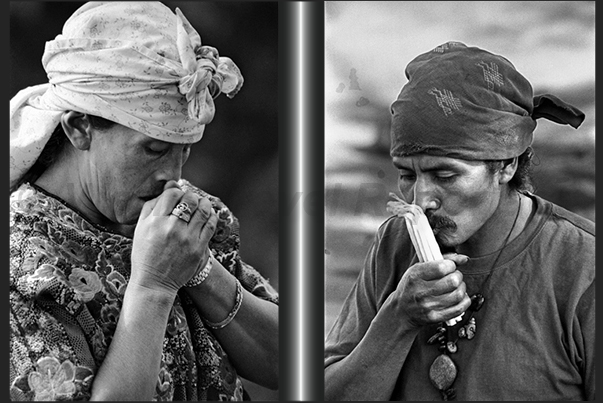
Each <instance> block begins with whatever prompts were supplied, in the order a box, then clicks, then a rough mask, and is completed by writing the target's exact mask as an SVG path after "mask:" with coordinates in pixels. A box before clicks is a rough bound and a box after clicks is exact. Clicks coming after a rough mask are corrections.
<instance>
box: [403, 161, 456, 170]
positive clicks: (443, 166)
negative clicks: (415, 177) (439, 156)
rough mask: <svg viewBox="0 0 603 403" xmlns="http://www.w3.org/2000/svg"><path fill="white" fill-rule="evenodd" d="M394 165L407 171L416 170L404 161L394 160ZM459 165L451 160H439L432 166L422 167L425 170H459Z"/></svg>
mask: <svg viewBox="0 0 603 403" xmlns="http://www.w3.org/2000/svg"><path fill="white" fill-rule="evenodd" d="M394 166H395V167H396V168H397V169H404V170H406V171H414V169H413V168H412V167H410V166H405V164H403V163H399V162H394ZM458 170H459V167H458V166H457V165H455V164H452V163H450V162H437V163H435V164H434V165H432V166H429V167H427V168H424V169H421V171H423V172H433V171H458Z"/></svg>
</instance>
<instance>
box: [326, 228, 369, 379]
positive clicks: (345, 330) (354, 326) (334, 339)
mask: <svg viewBox="0 0 603 403" xmlns="http://www.w3.org/2000/svg"><path fill="white" fill-rule="evenodd" d="M377 244H378V239H377V238H376V239H375V241H374V242H373V244H372V246H371V248H370V250H369V252H368V254H367V256H366V259H365V261H364V267H363V269H362V270H361V271H360V273H359V275H358V278H357V279H356V282H355V283H354V285H353V286H352V289H351V290H350V292H349V293H348V295H347V297H346V299H345V301H344V303H343V306H342V308H341V311H340V312H339V315H338V316H337V318H336V320H335V322H334V323H333V326H332V327H331V329H330V331H329V333H328V334H327V337H326V340H325V350H324V359H325V361H324V365H325V368H326V367H328V366H329V365H331V364H333V363H335V362H337V361H340V360H341V359H343V358H345V357H346V356H347V355H348V354H350V353H351V352H352V350H354V348H355V347H356V346H357V345H358V343H359V342H360V340H362V338H363V337H364V335H365V333H366V331H367V330H368V328H369V326H370V324H371V322H372V320H373V318H374V317H375V316H376V315H377V311H378V309H377V301H376V298H375V282H374V279H375V266H376V250H377Z"/></svg>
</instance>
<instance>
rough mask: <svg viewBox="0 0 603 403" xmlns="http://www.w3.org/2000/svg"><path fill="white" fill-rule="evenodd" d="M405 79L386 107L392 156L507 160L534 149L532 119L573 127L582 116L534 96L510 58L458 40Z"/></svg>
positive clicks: (419, 62)
mask: <svg viewBox="0 0 603 403" xmlns="http://www.w3.org/2000/svg"><path fill="white" fill-rule="evenodd" d="M405 74H406V77H407V78H408V83H407V84H406V85H404V87H403V88H402V90H401V91H400V94H399V95H398V97H397V99H396V100H395V101H394V102H393V103H392V105H391V113H392V119H391V149H390V154H391V156H392V157H404V156H408V155H412V154H416V153H428V154H431V155H438V156H447V157H452V158H461V159H466V160H500V159H507V158H513V157H517V156H519V155H521V154H522V153H523V152H524V151H525V150H526V149H527V148H528V147H529V146H530V145H531V144H532V140H533V132H534V129H535V128H536V119H538V118H545V119H549V120H551V121H553V122H556V123H559V124H568V125H571V126H572V127H574V128H577V127H578V126H579V125H580V124H581V123H582V121H583V120H584V117H585V116H584V113H582V112H581V111H580V110H578V109H577V108H575V107H573V106H571V105H568V104H567V103H565V102H564V101H562V100H561V99H559V98H557V97H555V96H553V95H549V94H544V95H540V96H538V97H536V98H534V96H533V89H532V85H531V84H530V82H529V81H528V80H527V79H526V78H525V77H524V76H522V75H521V74H520V73H519V72H518V71H517V70H516V69H515V66H514V65H513V64H512V63H511V62H510V61H509V60H507V59H506V58H504V57H502V56H499V55H495V54H493V53H490V52H488V51H486V50H483V49H480V48H477V47H468V46H466V45H465V44H463V43H460V42H447V43H445V44H443V45H440V46H438V47H436V48H435V49H433V50H431V51H429V52H427V53H424V54H422V55H419V56H417V57H416V58H415V59H413V60H412V61H411V62H410V63H409V64H408V66H407V67H406V71H405Z"/></svg>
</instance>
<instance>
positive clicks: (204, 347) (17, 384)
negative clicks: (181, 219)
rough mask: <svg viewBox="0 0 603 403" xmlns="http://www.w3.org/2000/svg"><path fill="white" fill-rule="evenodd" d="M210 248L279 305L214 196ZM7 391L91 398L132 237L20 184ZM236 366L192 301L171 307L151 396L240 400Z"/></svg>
mask: <svg viewBox="0 0 603 403" xmlns="http://www.w3.org/2000/svg"><path fill="white" fill-rule="evenodd" d="M180 185H181V186H182V187H183V188H186V189H190V190H192V191H194V192H196V193H197V194H199V195H201V196H203V197H209V198H210V200H211V202H212V205H213V209H214V211H216V213H217V215H218V224H217V228H216V231H215V233H214V235H213V237H212V239H211V240H210V242H209V247H210V249H211V251H212V253H213V255H214V257H215V258H216V260H217V261H219V262H220V263H221V264H222V265H223V266H224V267H225V268H226V269H227V270H228V271H230V273H231V274H232V275H233V276H235V277H236V278H237V279H238V280H239V281H240V282H241V285H242V286H243V287H244V288H245V289H246V290H248V291H250V292H251V293H253V294H254V295H256V296H257V297H259V298H262V299H264V300H267V301H271V302H273V303H275V304H278V302H279V298H278V294H277V292H276V291H275V290H274V288H273V287H272V286H271V285H270V283H269V282H268V280H267V279H265V278H264V277H262V276H261V275H260V274H259V273H258V272H257V271H256V270H255V269H254V268H253V267H251V266H249V265H248V264H246V263H245V262H243V261H242V260H241V258H240V255H239V246H240V237H239V224H238V220H237V218H236V217H235V216H234V215H233V214H232V213H231V211H230V210H229V209H228V207H227V206H225V205H224V204H223V203H222V202H221V201H220V200H219V199H218V198H216V197H214V196H211V195H208V194H207V193H205V192H203V191H202V190H200V189H197V188H195V187H193V186H192V185H191V184H190V183H188V182H186V181H181V182H180ZM10 245H11V247H10V274H9V275H10V277H9V286H10V291H9V299H10V351H11V354H10V397H11V400H13V401H18V400H88V399H89V398H90V393H91V387H92V383H93V381H94V377H95V375H96V373H97V371H98V368H99V367H100V365H101V364H102V362H103V360H104V358H105V356H106V354H107V351H108V348H109V345H110V343H111V340H112V339H113V336H114V333H115V329H116V327H117V320H118V318H119V313H120V310H121V307H122V304H123V298H124V294H125V290H126V287H127V285H128V281H129V278H130V255H131V252H132V239H131V238H128V237H124V236H121V235H118V234H115V233H112V232H108V231H106V230H104V229H103V228H100V227H99V226H97V225H93V224H91V223H90V222H88V221H86V220H85V219H84V218H83V217H82V216H81V215H79V214H78V212H77V211H75V210H74V209H73V208H71V207H70V206H68V205H67V204H66V203H65V202H63V201H61V200H59V199H57V198H55V197H54V196H51V195H49V194H46V193H45V192H44V191H42V190H41V189H39V188H37V187H35V186H31V185H29V184H24V185H22V186H20V187H19V189H18V190H17V191H15V192H13V193H12V194H11V199H10ZM245 397H248V396H247V395H246V393H245V391H244V389H243V384H242V382H241V379H240V378H239V377H238V375H237V372H236V369H235V368H234V366H233V365H232V363H231V362H230V361H229V358H228V355H227V353H226V352H225V351H224V350H223V348H222V347H221V345H220V343H219V342H218V340H217V339H216V338H215V337H214V336H213V334H212V333H211V331H210V330H209V329H208V328H206V327H205V324H204V322H203V320H202V318H201V317H200V316H199V313H198V312H197V310H196V308H195V307H194V304H193V302H192V301H191V300H190V299H189V298H188V297H187V295H186V294H185V293H179V295H178V296H177V297H176V299H175V301H174V305H173V307H172V310H171V312H170V314H169V318H168V322H167V327H166V332H165V338H164V342H163V355H162V359H161V363H160V372H159V375H158V378H157V384H156V388H155V397H154V399H155V400H160V401H166V400H167V401H172V400H193V401H194V400H243V399H244V398H245Z"/></svg>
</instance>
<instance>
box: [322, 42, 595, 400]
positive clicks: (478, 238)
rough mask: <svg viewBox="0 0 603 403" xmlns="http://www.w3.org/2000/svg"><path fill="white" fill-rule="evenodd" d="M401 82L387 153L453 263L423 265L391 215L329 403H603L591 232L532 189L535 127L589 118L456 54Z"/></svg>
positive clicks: (356, 303)
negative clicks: (542, 121) (601, 402)
mask: <svg viewBox="0 0 603 403" xmlns="http://www.w3.org/2000/svg"><path fill="white" fill-rule="evenodd" d="M406 77H407V78H408V82H407V83H406V84H405V85H404V87H403V88H402V90H401V91H400V94H399V95H398V98H397V99H396V100H395V101H394V102H393V104H392V106H391V114H392V118H391V149H390V154H391V157H392V162H393V164H394V166H395V167H396V168H397V170H398V178H399V179H398V185H399V188H400V192H401V193H402V196H403V197H402V198H401V199H402V200H403V201H404V200H405V201H406V202H407V203H409V204H410V203H412V204H414V205H416V206H418V207H417V208H420V209H421V210H422V211H423V212H424V213H425V216H426V217H427V218H428V220H429V224H430V226H431V227H432V228H429V226H427V230H429V231H431V230H432V229H433V232H434V234H435V237H436V240H437V242H438V244H439V247H440V248H441V249H442V250H441V252H442V253H444V255H443V258H436V259H435V260H431V259H427V260H425V259H419V257H418V256H419V252H418V251H417V250H415V248H414V246H413V245H414V242H413V241H412V240H411V238H412V237H413V236H415V235H414V232H413V231H412V226H411V227H410V228H411V229H408V227H407V225H406V218H405V217H404V215H403V214H402V215H398V213H397V212H396V211H398V208H399V207H400V206H396V205H395V204H394V205H390V207H394V208H393V209H392V213H394V215H393V216H392V217H390V218H389V219H388V220H387V221H385V222H384V223H383V224H382V225H381V226H380V228H379V230H378V233H377V234H376V236H375V240H374V243H373V245H372V247H371V249H370V251H369V253H368V255H367V258H366V261H365V265H364V268H363V270H362V272H361V273H360V275H359V277H358V279H357V281H356V283H355V284H354V287H353V288H352V290H351V291H350V293H349V295H348V297H347V299H346V301H345V302H344V305H343V307H342V309H341V312H340V314H339V316H338V318H337V319H336V321H335V323H334V325H333V327H332V328H331V330H330V332H329V333H328V335H327V338H326V344H325V396H326V399H327V400H360V401H364V400H410V401H419V400H453V399H458V400H461V401H469V400H476V401H488V400H495V401H506V400H524V401H526V400H544V401H557V400H594V398H595V379H594V374H595V362H594V347H595V337H594V336H595V306H594V303H595V293H594V291H595V256H594V255H595V226H594V223H593V222H591V221H589V220H587V219H585V218H583V217H580V216H578V215H577V214H574V213H571V212H569V211H567V210H565V209H563V208H561V207H559V206H557V205H555V204H553V203H551V202H549V201H547V200H544V199H543V198H541V197H539V196H537V195H535V194H534V193H532V186H531V183H530V177H529V167H530V161H531V158H532V154H533V153H532V149H531V144H532V138H533V131H534V128H535V127H536V119H539V118H546V119H549V120H552V121H554V122H556V123H560V124H568V125H570V126H572V127H574V128H577V127H578V126H579V125H580V124H581V123H582V121H583V120H584V114H583V113H582V112H581V111H579V110H578V109H576V108H574V107H572V106H571V105H568V104H566V103H565V102H563V101H562V100H561V99H559V98H557V97H555V96H552V95H549V94H544V95H541V96H537V97H533V91H532V86H531V84H530V83H529V82H528V80H527V79H526V78H525V77H523V76H522V75H521V74H520V73H519V72H518V71H517V70H516V69H515V67H514V66H513V64H511V62H510V61H509V60H507V59H506V58H504V57H502V56H499V55H496V54H493V53H491V52H488V51H486V50H483V49H480V48H478V47H471V46H467V45H465V44H463V43H460V42H447V43H444V44H442V45H440V46H438V47H436V48H434V49H432V50H430V51H428V52H426V53H423V54H421V55H419V56H417V57H416V58H415V59H413V60H412V61H411V62H410V63H409V64H408V66H407V68H406ZM395 203H396V204H397V203H400V202H395ZM399 211H402V210H399ZM418 245H420V244H419V243H418Z"/></svg>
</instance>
